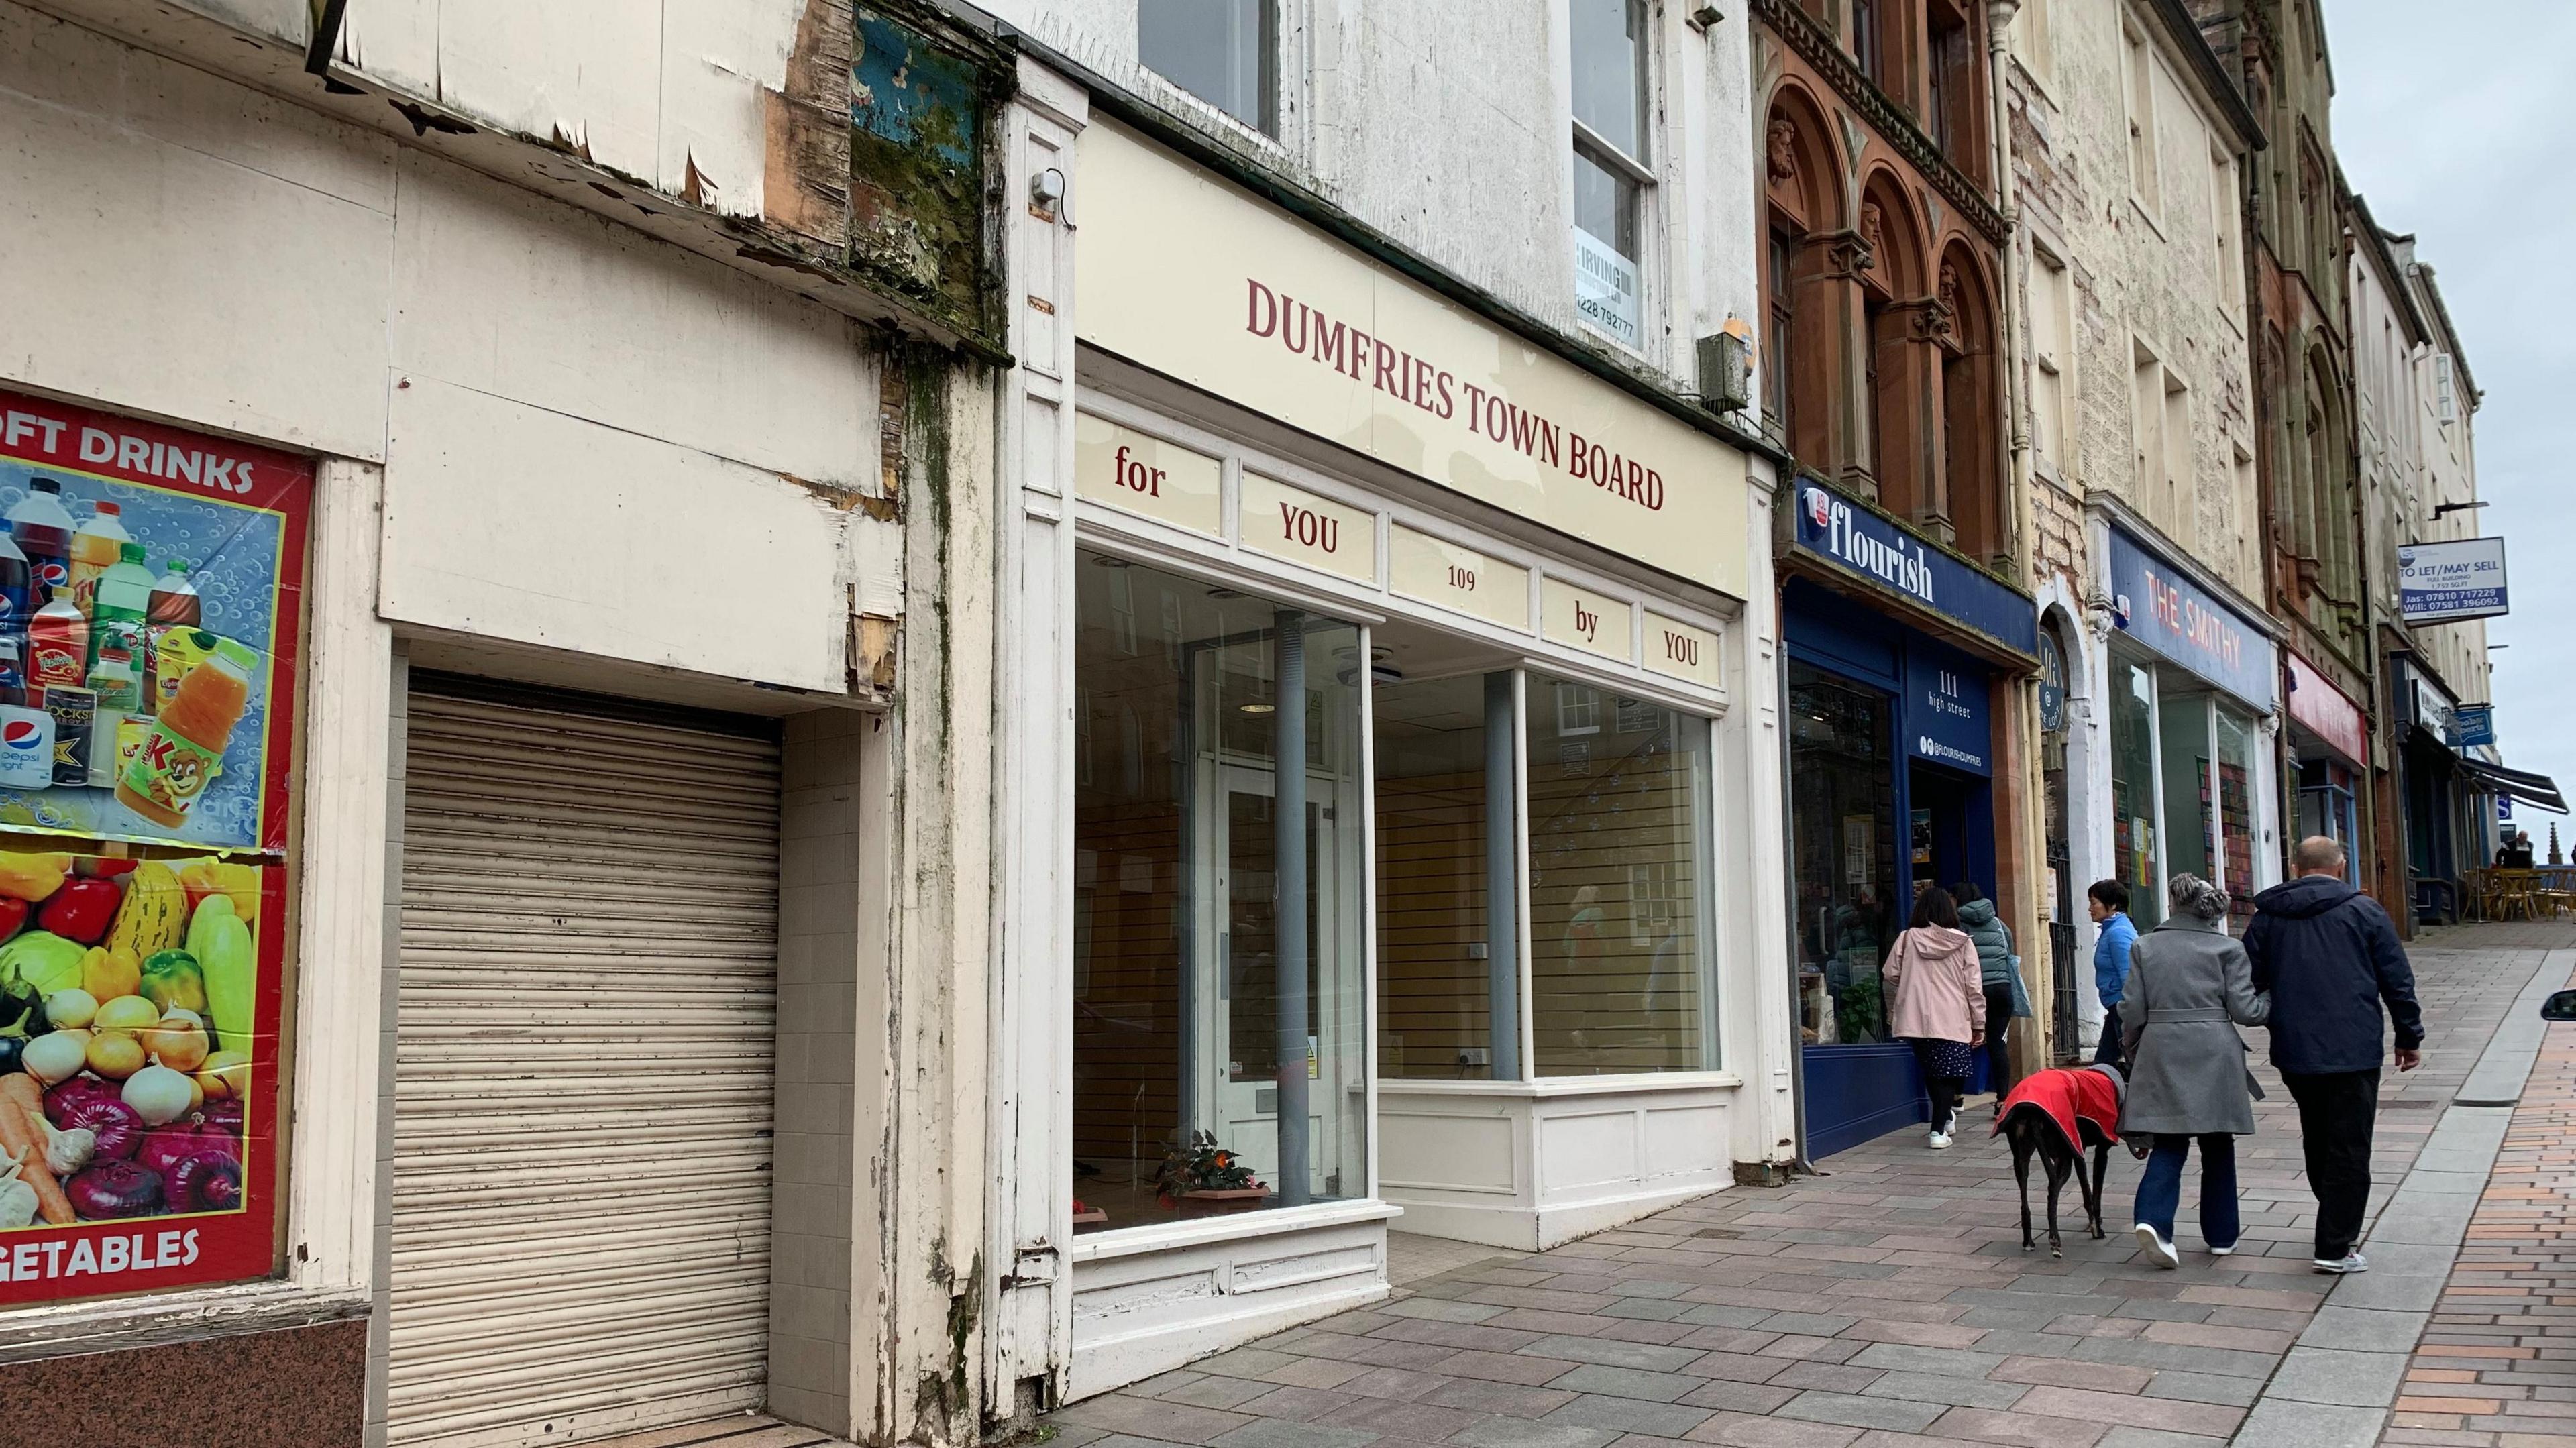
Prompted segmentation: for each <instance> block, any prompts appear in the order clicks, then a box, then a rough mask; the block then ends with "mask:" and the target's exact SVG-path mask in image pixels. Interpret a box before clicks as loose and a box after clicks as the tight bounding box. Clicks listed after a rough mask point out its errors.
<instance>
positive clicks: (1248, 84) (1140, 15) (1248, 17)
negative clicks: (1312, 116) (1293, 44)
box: [1136, 0, 1279, 136]
mask: <svg viewBox="0 0 2576 1448" xmlns="http://www.w3.org/2000/svg"><path fill="white" fill-rule="evenodd" d="M1136 58H1137V59H1139V60H1141V61H1143V62H1144V63H1145V68H1146V69H1148V70H1151V71H1153V72H1154V73H1155V74H1157V75H1160V76H1161V77H1163V78H1164V79H1165V80H1168V81H1170V82H1171V83H1172V84H1174V85H1176V86H1179V87H1180V88H1181V89H1183V90H1185V91H1188V92H1189V93H1190V94H1192V95H1194V96H1197V97H1198V98H1199V99H1200V100H1203V101H1206V102H1207V103H1208V104H1209V105H1212V106H1214V107H1216V108H1217V109H1218V110H1221V111H1223V112H1225V113H1226V114H1227V115H1229V116H1232V117H1234V118H1235V119H1236V120H1238V121H1241V122H1243V123H1244V124H1245V125H1247V126H1250V127H1252V128H1253V129H1254V130H1256V131H1259V132H1261V133H1262V134H1263V135H1265V136H1276V135H1278V134H1279V0H1136Z"/></svg>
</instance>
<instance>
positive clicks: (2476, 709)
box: [2451, 704, 2495, 749]
mask: <svg viewBox="0 0 2576 1448" xmlns="http://www.w3.org/2000/svg"><path fill="white" fill-rule="evenodd" d="M2451 731H2452V734H2453V736H2454V737H2453V738H2452V740H2451V745H2452V747H2453V748H2455V749H2475V748H2477V747H2479V746H2480V745H2485V746H2487V747H2489V748H2493V747H2494V746H2495V705H2493V704H2462V705H2459V706H2457V707H2456V708H2454V709H2452V710H2451Z"/></svg>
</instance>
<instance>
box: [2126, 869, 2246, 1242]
mask: <svg viewBox="0 0 2576 1448" xmlns="http://www.w3.org/2000/svg"><path fill="white" fill-rule="evenodd" d="M2166 895H2167V897H2168V899H2169V901H2170V905H2171V908H2170V909H2168V910H2167V911H2166V914H2165V921H2164V923H2163V924H2161V925H2159V926H2157V927H2156V928H2155V929H2153V930H2151V931H2148V932H2147V933H2146V934H2145V935H2144V936H2142V937H2140V938H2139V940H2138V942H2137V944H2136V945H2134V946H2132V947H2131V948H2130V950H2129V979H2128V988H2127V989H2126V990H2125V991H2123V992H2122V994H2121V1005H2122V1006H2123V1010H2122V1011H2121V1013H2120V1020H2121V1040H2120V1049H2121V1050H2122V1051H2123V1052H2124V1053H2125V1054H2126V1055H2127V1056H2128V1058H2129V1093H2128V1095H2127V1097H2126V1098H2125V1099H2124V1100H2123V1101H2122V1102H2121V1106H2120V1134H2121V1135H2122V1136H2124V1137H2131V1138H2137V1137H2146V1138H2151V1146H2150V1149H2149V1152H2148V1155H2147V1170H2146V1174H2145V1175H2144V1176H2142V1177H2140V1178H2139V1179H2138V1202H2137V1215H2136V1219H2135V1225H2134V1226H2133V1227H2132V1228H2131V1229H2130V1230H2132V1231H2134V1232H2136V1233H2137V1235H2138V1246H2139V1248H2140V1249H2141V1250H2142V1251H2144V1252H2145V1253H2146V1254H2147V1258H2148V1260H2150V1261H2152V1262H2154V1263H2155V1264H2156V1265H2157V1266H2160V1267H2178V1266H2180V1265H2182V1259H2181V1257H2180V1256H2179V1255H2178V1254H2177V1253H2176V1252H2175V1251H2174V1209H2175V1208H2176V1206H2177V1205H2179V1204H2180V1202H2181V1201H2182V1169H2183V1164H2184V1162H2185V1161H2187V1160H2188V1159H2189V1158H2190V1156H2191V1148H2192V1144H2193V1143H2194V1142H2198V1143H2199V1145H2200V1240H2201V1242H2202V1244H2203V1245H2205V1246H2207V1247H2208V1248H2209V1255H2211V1256H2213V1257H2224V1256H2226V1255H2227V1254H2228V1253H2230V1252H2233V1251H2235V1250H2236V1238H2237V1234H2238V1231H2239V1221H2238V1217H2237V1210H2236V1138H2238V1137H2240V1136H2252V1135H2253V1134H2254V1098H2255V1097H2256V1096H2258V1095H2260V1094H2261V1088H2260V1087H2258V1086H2256V1085H2255V1084H2254V1078H2253V1076H2252V1074H2251V1073H2249V1072H2248V1071H2247V1070H2246V1069H2245V1054H2246V1047H2245V1038H2244V1037H2243V1036H2240V1035H2238V1034H2236V1028H2237V1027H2238V1026H2259V1025H2261V1024H2263V1022H2264V1021H2265V1020H2266V1019H2267V1018H2268V1017H2269V1015H2270V1014H2271V1002H2270V1001H2269V1000H2268V999H2266V998H2265V997H2264V996H2262V995H2261V994H2259V993H2258V992H2257V991H2256V990H2255V989H2254V967H2253V963H2252V962H2251V961H2250V960H2249V959H2248V958H2247V957H2246V954H2245V947H2244V946H2242V945H2240V944H2238V943H2237V942H2236V941H2234V940H2231V939H2229V938H2228V935H2227V892H2226V891H2224V890H2222V889H2220V888H2218V887H2217V886H2216V885H2213V884H2211V883H2210V882H2208V881H2207V880H2204V879H2202V878H2200V877H2199V876H2198V875H2176V876H2174V877H2173V883H2172V884H2171V885H2170V886H2169V887H2167V890H2166ZM2135 1145H2136V1142H2135V1141H2134V1140H2133V1141H2132V1146H2133V1147H2134V1146H2135Z"/></svg>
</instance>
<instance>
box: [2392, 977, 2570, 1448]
mask: <svg viewBox="0 0 2576 1448" xmlns="http://www.w3.org/2000/svg"><path fill="white" fill-rule="evenodd" d="M2567 983H2568V984H2571V985H2576V981H2570V982H2567ZM2380 1441H2381V1442H2382V1443H2387V1444H2437V1445H2460V1448H2539V1445H2541V1444H2558V1445H2566V1444H2576V1027H2568V1026H2553V1027H2551V1028H2550V1029H2549V1033H2548V1035H2547V1036H2545V1037H2544V1038H2543V1039H2542V1042H2541V1047H2540V1059H2539V1060H2538V1061H2537V1062H2536V1063H2534V1065H2533V1066H2532V1070H2531V1079H2530V1081H2529V1082H2528V1083H2526V1084H2525V1085H2524V1087H2523V1092H2522V1100H2521V1102H2520V1104H2518V1105H2517V1106H2516V1107H2515V1108H2514V1113H2513V1121H2512V1124H2511V1125H2510V1126H2509V1127H2507V1128H2506V1131H2505V1140H2504V1149H2503V1151H2502V1152H2501V1153H2499V1154H2498V1156H2497V1158H2496V1164H2495V1170H2494V1172H2493V1174H2492V1175H2490V1176H2489V1177H2488V1179H2487V1189H2486V1194H2485V1195H2484V1196H2483V1197H2482V1198H2481V1199H2480V1200H2479V1203H2478V1208H2477V1212H2476V1214H2475V1215H2474V1216H2472V1217H2471V1218H2470V1220H2469V1235H2468V1240H2467V1242H2465V1243H2464V1244H2462V1246H2461V1248H2460V1255H2459V1260H2458V1261H2457V1262H2456V1263H2454V1264H2453V1266H2452V1269H2451V1280H2450V1283H2449V1284H2448V1286H2446V1287H2445V1288H2444V1290H2443V1293H2442V1299H2441V1301H2440V1303H2439V1304H2438V1305H2436V1306H2435V1308H2434V1310H2433V1319H2432V1322H2431V1324H2430V1326H2428V1327H2427V1328H2426V1330H2425V1333H2424V1338H2423V1341H2422V1342H2421V1343H2419V1344H2417V1346H2416V1349H2415V1356H2414V1358H2413V1359H2412V1360H2411V1361H2410V1362H2409V1363H2408V1365H2407V1370H2406V1380H2405V1383H2404V1385H2403V1387H2402V1388H2401V1389H2400V1390H2399V1397H2398V1399H2397V1405H2396V1411H2395V1412H2394V1413H2393V1414H2392V1415H2391V1417H2390V1419H2389V1426H2388V1429H2387V1431H2386V1433H2385V1434H2384V1435H2383V1436H2382V1437H2381V1439H2380Z"/></svg>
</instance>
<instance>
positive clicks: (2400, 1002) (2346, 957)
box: [2245, 835, 2424, 1273]
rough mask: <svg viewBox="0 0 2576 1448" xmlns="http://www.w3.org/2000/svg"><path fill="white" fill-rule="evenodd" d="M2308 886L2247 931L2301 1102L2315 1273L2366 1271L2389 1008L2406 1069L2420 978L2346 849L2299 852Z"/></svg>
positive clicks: (2414, 1052)
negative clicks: (2353, 875) (2347, 875)
mask: <svg viewBox="0 0 2576 1448" xmlns="http://www.w3.org/2000/svg"><path fill="white" fill-rule="evenodd" d="M2291 859H2292V862H2293V863H2294V864H2296V865H2297V867H2298V871H2299V877H2298V878H2297V879H2295V880H2292V881H2290V882H2288V883H2287V884H2281V885H2275V886H2273V887H2272V888H2271V889H2269V890H2266V891H2264V892H2263V893H2262V894H2260V895H2257V896H2255V897H2254V905H2255V909H2256V912H2257V913H2256V914H2255V916H2254V921H2253V923H2252V924H2250V925H2248V926H2246V927H2245V953H2246V954H2247V955H2248V956H2250V957H2252V958H2253V962H2254V988H2255V989H2256V990H2258V991H2268V992H2270V994H2271V997H2272V1024H2271V1029H2272V1064H2273V1065H2274V1066H2276V1067H2278V1068H2279V1069H2280V1072H2281V1080H2282V1081H2283V1082H2284V1083H2285V1084H2287V1085H2288V1086H2289V1088H2290V1095H2291V1097H2292V1099H2294V1100H2296V1101H2297V1102H2298V1103H2299V1135H2300V1138H2301V1142H2300V1144H2301V1146H2302V1147H2303V1148H2304V1149H2305V1152H2306V1155H2307V1162H2308V1190H2310V1191H2312V1192H2314V1193H2316V1197H2317V1255H2316V1270H2318V1271H2320V1272H2338V1273H2340V1272H2362V1271H2367V1270H2368V1269H2369V1267H2370V1263H2369V1262H2368V1261H2366V1260H2365V1259H2364V1258H2363V1257H2362V1255H2361V1253H2359V1252H2358V1251H2355V1250H2354V1247H2355V1245H2356V1244H2357V1243H2358V1241H2359V1239H2360V1237H2361V1215H2362V1211H2363V1209H2364V1208H2365V1207H2366V1206H2367V1205H2368V1204H2369V1201H2370V1138H2371V1133H2372V1130H2373V1128H2374V1127H2375V1126H2376V1125H2377V1123H2378V1116H2379V1063H2380V1059H2381V1049H2382V1043H2383V1041H2384V1040H2385V1037H2384V1036H2383V1034H2382V1028H2383V1025H2384V1021H2383V1018H2382V1016H2381V1007H2382V1006H2383V1005H2385V1007H2386V1010H2387V1017H2388V1018H2390V1019H2394V1020H2395V1021H2396V1023H2397V1069H2398V1070H2400V1071H2412V1070H2414V1069H2415V1067H2416V1065H2417V1064H2418V1063H2419V1062H2420V1061H2421V1060H2422V1059H2423V1056H2422V1052H2421V1049H2420V1048H2421V1047H2422V1046H2423V1044H2424V1014H2423V1012H2422V1011H2421V1010H2419V1009H2417V1007H2416V1004H2415V972H2414V970H2413V968H2411V967H2410V966H2408V965H2407V963H2406V948H2405V947H2404V946H2402V945H2400V944H2398V942H2397V925H2396V922H2394V921H2392V920H2390V919H2389V918H2388V912H2387V911H2385V910H2382V909H2380V908H2379V902H2378V901H2376V900H2373V899H2371V898H2370V897H2369V896H2367V895H2364V894H2362V893H2361V892H2360V891H2358V890H2355V889H2354V888H2353V887H2352V886H2350V885H2348V884H2345V883H2344V879H2343V872H2344V852H2343V846H2341V845H2339V844H2336V843H2335V842H2334V841H2332V840H2330V839H2327V838H2325V837H2324V836H2322V835H2317V836H2311V837H2310V838H2308V839H2304V840H2301V841H2299V847H2298V849H2297V850H2296V851H2295V852H2294V853H2293V855H2292V856H2291Z"/></svg>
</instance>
